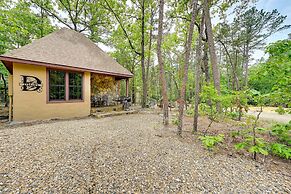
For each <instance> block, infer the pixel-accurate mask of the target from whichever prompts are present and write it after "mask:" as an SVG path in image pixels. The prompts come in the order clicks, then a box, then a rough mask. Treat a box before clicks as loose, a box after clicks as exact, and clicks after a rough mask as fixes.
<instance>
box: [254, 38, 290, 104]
mask: <svg viewBox="0 0 291 194" xmlns="http://www.w3.org/2000/svg"><path fill="white" fill-rule="evenodd" d="M266 52H267V53H268V54H269V55H270V56H269V59H268V60H267V61H266V62H264V63H260V64H258V65H256V66H254V67H252V68H250V76H249V85H250V87H251V88H252V89H255V90H257V91H260V92H261V93H262V94H268V101H266V102H265V104H266V105H281V106H289V107H290V106H291V104H290V103H291V87H290V85H291V40H280V41H277V42H275V43H272V44H270V45H269V46H268V47H267V48H266ZM270 78H272V79H270Z"/></svg>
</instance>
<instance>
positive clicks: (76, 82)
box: [69, 73, 83, 100]
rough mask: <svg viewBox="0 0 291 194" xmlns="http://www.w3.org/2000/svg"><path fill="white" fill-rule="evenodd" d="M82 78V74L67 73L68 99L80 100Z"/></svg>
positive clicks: (81, 96)
mask: <svg viewBox="0 0 291 194" xmlns="http://www.w3.org/2000/svg"><path fill="white" fill-rule="evenodd" d="M82 80H83V74H81V73H69V99H70V100H82V98H83V95H82V91H83V88H82V86H83V85H82Z"/></svg>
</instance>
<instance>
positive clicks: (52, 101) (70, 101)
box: [47, 100, 84, 104]
mask: <svg viewBox="0 0 291 194" xmlns="http://www.w3.org/2000/svg"><path fill="white" fill-rule="evenodd" d="M80 102H84V100H50V101H47V104H58V103H80Z"/></svg>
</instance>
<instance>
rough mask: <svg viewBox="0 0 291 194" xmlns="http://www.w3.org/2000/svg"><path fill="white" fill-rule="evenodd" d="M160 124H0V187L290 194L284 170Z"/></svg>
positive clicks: (139, 120)
mask: <svg viewBox="0 0 291 194" xmlns="http://www.w3.org/2000/svg"><path fill="white" fill-rule="evenodd" d="M160 122H161V118H160V116H158V115H157V114H135V115H124V116H117V117H111V118H103V119H94V118H87V119H81V120H72V121H59V122H52V123H45V124H36V125H33V126H24V127H16V128H7V129H0V138H1V139H0V141H1V158H0V173H1V174H0V193H18V192H21V193H32V192H33V193H100V192H102V193H120V192H137V193H140V192H143V193H152V192H155V193H165V192H167V193H173V192H175V193H176V192H184V193H202V192H220V193H229V192H232V193H238V192H240V193H249V192H252V193H262V192H264V193H266V192H272V193H273V192H277V193H278V192H279V193H291V178H290V172H289V174H288V171H287V169H282V171H279V170H276V169H278V168H272V167H270V166H267V165H265V164H260V163H257V162H254V161H252V160H250V159H246V158H241V157H230V156H227V155H226V154H212V153H210V152H207V151H205V150H203V148H201V146H200V145H199V144H197V143H191V142H186V141H183V140H181V139H179V138H177V137H176V136H175V135H174V134H172V132H164V131H163V130H162V129H161V125H160V124H159V123H160ZM283 168H285V167H284V166H283Z"/></svg>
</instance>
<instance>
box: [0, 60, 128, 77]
mask: <svg viewBox="0 0 291 194" xmlns="http://www.w3.org/2000/svg"><path fill="white" fill-rule="evenodd" d="M0 60H1V61H3V62H13V63H21V64H30V65H38V66H45V67H49V68H57V69H63V70H72V71H81V72H91V73H98V74H104V75H111V76H117V77H122V78H131V77H133V74H132V73H129V74H122V73H116V72H109V71H101V70H96V69H88V68H81V67H73V66H69V65H62V64H53V63H47V62H40V61H33V60H27V59H20V58H14V57H8V56H5V55H0Z"/></svg>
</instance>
